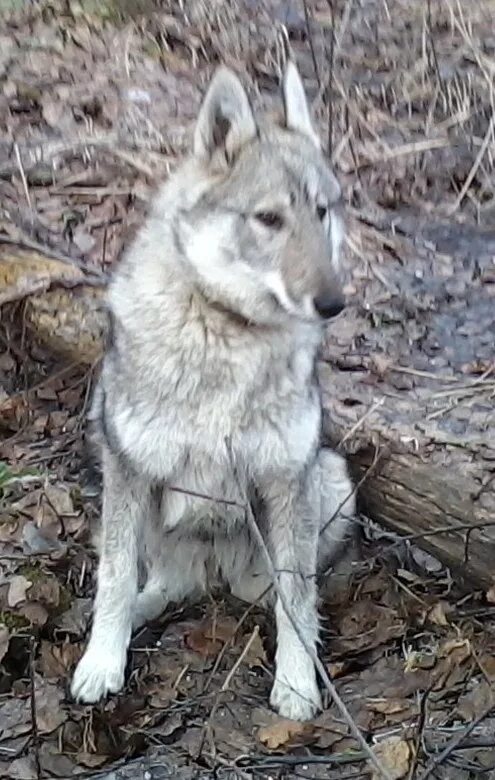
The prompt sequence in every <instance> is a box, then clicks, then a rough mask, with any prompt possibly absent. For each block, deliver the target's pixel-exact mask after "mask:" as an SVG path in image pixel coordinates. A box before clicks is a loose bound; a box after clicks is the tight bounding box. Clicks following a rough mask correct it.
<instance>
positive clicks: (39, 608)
mask: <svg viewBox="0 0 495 780" xmlns="http://www.w3.org/2000/svg"><path fill="white" fill-rule="evenodd" d="M17 611H18V613H19V614H20V615H23V616H24V617H25V618H26V619H27V620H29V622H30V623H31V625H33V626H44V625H45V623H46V621H47V620H48V612H47V611H46V609H45V607H44V606H43V604H40V603H39V601H27V602H26V603H25V604H21V605H20V607H18V609H17Z"/></svg>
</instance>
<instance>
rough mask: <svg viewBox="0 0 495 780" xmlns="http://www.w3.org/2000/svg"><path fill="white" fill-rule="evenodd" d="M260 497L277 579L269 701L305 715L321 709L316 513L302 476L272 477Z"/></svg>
mask: <svg viewBox="0 0 495 780" xmlns="http://www.w3.org/2000/svg"><path fill="white" fill-rule="evenodd" d="M263 497H264V502H265V507H266V512H267V515H266V522H267V528H266V531H267V539H268V546H269V552H270V555H271V559H272V562H273V565H274V568H275V572H276V576H277V581H278V593H277V594H276V601H275V618H276V624H277V652H276V657H275V664H276V669H275V682H274V685H273V689H272V693H271V697H270V702H271V704H272V706H273V707H275V708H276V709H277V710H278V712H279V713H280V714H281V715H283V716H284V717H286V718H293V719H294V720H308V719H310V718H312V717H313V716H314V715H315V713H316V712H317V711H318V710H319V709H320V708H321V697H320V693H319V690H318V685H317V681H316V672H315V666H314V661H313V658H312V657H311V655H310V653H311V652H313V653H314V652H315V651H316V643H317V639H318V613H317V587H316V563H317V548H318V527H319V515H318V511H317V507H316V506H313V503H314V501H313V496H312V491H311V490H309V489H308V486H307V485H306V484H305V480H304V479H303V478H301V479H299V478H295V479H279V478H277V477H275V478H274V479H273V480H272V481H271V482H270V484H269V485H268V486H265V489H264V490H263ZM308 649H309V651H310V652H309V653H308Z"/></svg>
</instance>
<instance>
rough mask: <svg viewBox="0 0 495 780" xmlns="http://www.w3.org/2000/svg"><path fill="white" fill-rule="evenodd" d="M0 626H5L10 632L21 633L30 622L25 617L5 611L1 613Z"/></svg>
mask: <svg viewBox="0 0 495 780" xmlns="http://www.w3.org/2000/svg"><path fill="white" fill-rule="evenodd" d="M0 625H4V626H5V627H6V628H8V629H9V631H19V630H20V629H21V628H27V627H28V626H29V620H28V619H27V617H24V615H19V614H17V612H10V610H7V609H5V610H2V611H0Z"/></svg>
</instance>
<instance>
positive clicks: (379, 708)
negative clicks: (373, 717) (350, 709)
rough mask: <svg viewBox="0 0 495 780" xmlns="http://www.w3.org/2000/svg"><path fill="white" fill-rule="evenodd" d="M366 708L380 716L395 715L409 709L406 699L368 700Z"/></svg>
mask: <svg viewBox="0 0 495 780" xmlns="http://www.w3.org/2000/svg"><path fill="white" fill-rule="evenodd" d="M366 706H367V708H368V709H369V710H372V711H373V712H380V713H381V714H382V715H396V714H397V713H398V712H405V711H406V710H409V709H410V706H411V705H410V702H409V701H408V700H407V699H368V700H367V702H366Z"/></svg>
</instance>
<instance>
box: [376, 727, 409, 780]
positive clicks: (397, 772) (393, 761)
mask: <svg viewBox="0 0 495 780" xmlns="http://www.w3.org/2000/svg"><path fill="white" fill-rule="evenodd" d="M373 752H374V753H375V755H376V757H377V759H378V760H379V762H380V763H381V765H382V766H383V768H384V769H386V770H387V771H388V773H389V775H390V777H391V780H400V778H401V777H405V776H406V774H407V773H408V771H409V766H410V763H411V757H412V750H411V746H410V744H409V742H406V740H404V739H402V738H401V737H387V738H386V739H384V740H382V741H381V742H379V743H378V744H377V745H376V746H375V748H374V751H373ZM380 777H381V775H379V774H378V773H377V772H376V770H373V775H372V780H380Z"/></svg>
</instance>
